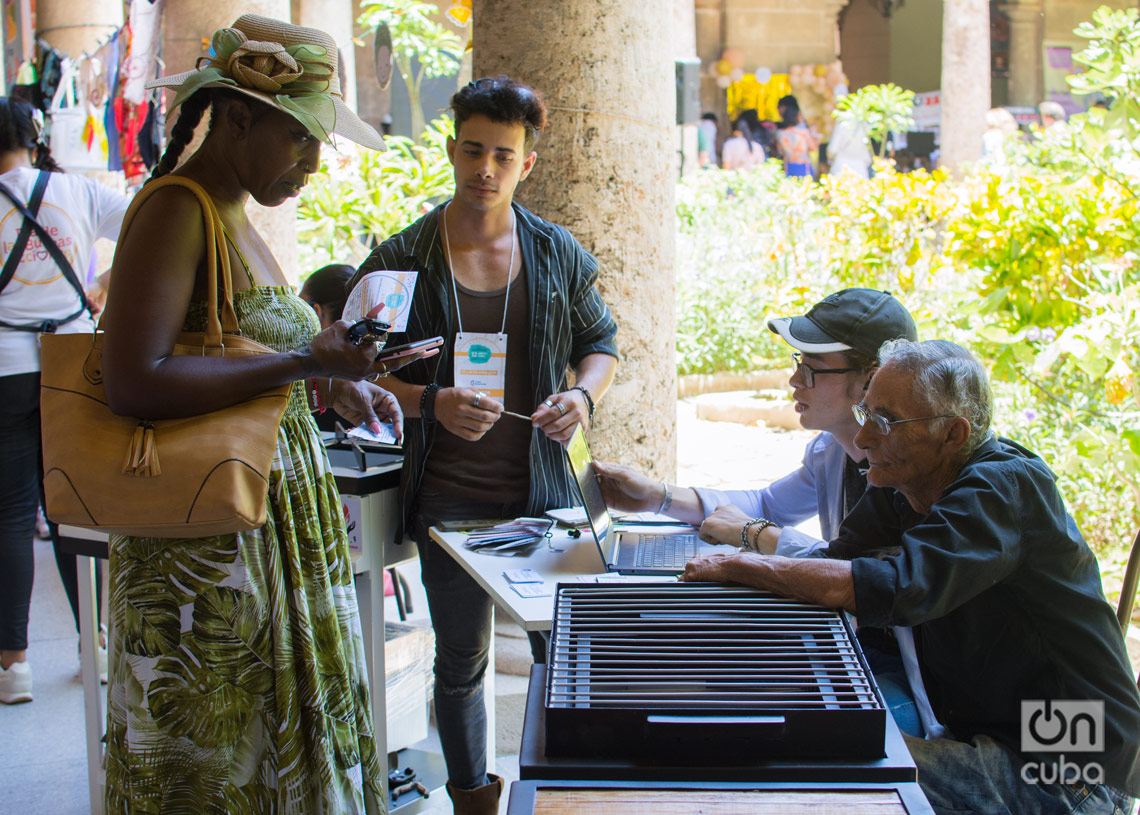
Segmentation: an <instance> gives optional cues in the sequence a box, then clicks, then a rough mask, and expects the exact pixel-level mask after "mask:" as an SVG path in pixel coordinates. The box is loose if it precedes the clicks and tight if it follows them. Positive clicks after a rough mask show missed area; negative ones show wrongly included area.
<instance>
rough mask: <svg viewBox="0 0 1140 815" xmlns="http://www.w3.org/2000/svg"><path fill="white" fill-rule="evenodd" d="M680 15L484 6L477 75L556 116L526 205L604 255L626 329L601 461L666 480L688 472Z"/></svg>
mask: <svg viewBox="0 0 1140 815" xmlns="http://www.w3.org/2000/svg"><path fill="white" fill-rule="evenodd" d="M672 17H673V15H672V13H671V11H670V13H662V14H654V13H650V12H649V11H647V8H646V7H645V6H643V5H642V4H640V3H629V2H625V1H624V0H575V2H558V3H536V2H533V0H482V2H480V3H479V4H478V8H477V9H476V12H475V15H474V21H475V28H474V50H475V55H474V73H475V75H476V76H485V75H495V74H500V73H505V74H507V75H509V76H511V77H514V78H516V79H518V80H520V81H522V82H526V83H528V84H531V85H533V86H534V87H535V88H537V89H538V90H539V91H540V92H541V93H542V94H543V95H544V97H545V98H546V102H547V105H548V110H549V115H550V126H549V130H548V132H546V133H544V134H543V135H542V137H541V139H540V140H539V144H538V155H539V159H538V163H537V164H536V165H535V170H534V172H533V173H532V175H531V177H530V179H528V180H527V181H526V182H524V183H523V185H522V186H521V187H520V190H519V195H518V198H519V200H520V202H521V203H523V204H524V205H525V206H527V207H528V208H530V209H532V210H533V211H534V212H536V213H537V214H538V215H540V216H542V217H544V218H548V219H549V220H551V221H554V222H556V223H559V224H561V225H563V226H565V227H567V228H568V229H569V230H570V232H571V233H573V234H574V236H575V237H576V238H577V239H578V240H579V241H580V242H581V243H582V245H583V246H584V247H586V249H588V250H589V251H591V252H593V253H594V255H595V256H596V257H597V258H598V263H599V266H600V269H601V274H600V279H599V283H598V286H599V289H600V291H601V294H602V296H603V297H604V298H605V300H606V302H607V303H608V304H609V307H610V308H611V309H612V311H613V313H614V316H615V318H616V319H617V322H618V325H619V327H620V333H619V335H618V345H619V348H620V353H621V357H620V361H619V363H618V370H617V379H616V381H615V383H614V386H613V387H612V388H611V389H610V392H609V393H608V394H607V395H606V398H605V399H604V400H603V401H602V403H601V404H600V406H599V408H598V414H597V420H596V423H595V427H596V429H597V432H594V433H592V438H593V441H594V443H595V444H596V446H597V450H596V454H597V455H598V457H600V458H606V459H610V460H614V461H623V462H626V463H628V464H630V465H632V466H634V467H637V468H638V469H640V470H642V471H643V472H647V473H651V474H652V475H653V476H655V477H658V478H672V477H673V476H674V475H675V473H676V467H677V452H676V442H675V439H674V435H675V430H676V421H677V416H676V405H677V370H676V363H675V360H674V357H675V348H676V342H675V308H674V268H673V263H674V254H673V246H674V214H673V189H674V179H675V178H676V172H677V168H676V146H675V144H674V134H675V130H674V125H673V121H674V94H675V86H674V68H673V54H672V49H671V43H672V31H671V28H672V25H671V21H672Z"/></svg>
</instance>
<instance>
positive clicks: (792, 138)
mask: <svg viewBox="0 0 1140 815" xmlns="http://www.w3.org/2000/svg"><path fill="white" fill-rule="evenodd" d="M776 109H777V110H778V111H779V113H780V124H779V129H778V131H777V132H776V151H777V153H778V154H779V156H780V158H781V159H782V160H783V162H784V175H786V176H788V178H811V177H812V160H811V158H812V153H813V152H815V149H816V147H817V146H818V145H817V144H816V140H815V137H814V136H812V134H811V131H810V130H808V126H807V124H806V123H805V122H804V117H803V114H802V113H800V103H799V102H798V101H797V100H796V97H794V96H792V95H790V94H789V95H788V96H784V97H781V98H780V101H779V102H777V104H776Z"/></svg>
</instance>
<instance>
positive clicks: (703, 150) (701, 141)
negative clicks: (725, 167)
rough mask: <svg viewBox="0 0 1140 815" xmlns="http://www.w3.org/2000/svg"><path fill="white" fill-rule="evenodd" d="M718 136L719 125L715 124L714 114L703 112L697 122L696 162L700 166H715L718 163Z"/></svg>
mask: <svg viewBox="0 0 1140 815" xmlns="http://www.w3.org/2000/svg"><path fill="white" fill-rule="evenodd" d="M719 137H720V125H719V124H717V119H716V114H715V113H705V114H703V115H702V116H701V120H700V121H699V122H697V163H698V164H699V165H700V166H701V167H716V166H717V165H718V164H719V163H720V162H719V161H718V159H717V150H716V143H717V139H718V138H719Z"/></svg>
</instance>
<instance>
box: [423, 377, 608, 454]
mask: <svg viewBox="0 0 1140 815" xmlns="http://www.w3.org/2000/svg"><path fill="white" fill-rule="evenodd" d="M435 415H436V418H437V419H438V420H439V421H440V423H442V424H443V426H444V427H445V428H446V429H447V430H449V431H450V432H452V433H454V434H455V435H457V436H459V437H460V438H462V439H466V440H467V441H478V440H479V439H481V438H483V436H484V435H485V434H486V433H487V431H488V430H490V429H491V427H492V426H493V425H494V424H495V422H497V421H499V419H500V418H502V417H503V416H507V417H509V418H512V419H519V420H521V421H524V422H530V423H531V424H532V425H533V426H534V427H536V428H538V429H539V430H541V431H542V432H543V433H545V434H546V435H547V436H548V437H550V438H551V439H554V440H555V441H557V442H560V443H562V444H565V443H566V442H567V441H568V440H569V438H570V435H571V434H572V433H573V432H574V425H576V424H578V423H579V422H581V423H582V424H583V425H584V426H587V427H588V426H589V425H588V417H589V407H588V406H587V405H586V402H585V397H584V396H583V395H582V393H581V391H576V390H569V391H563V392H562V393H556V394H553V395H551V396H550V397H549V398H547V399H545V400H544V401H543V403H542V404H541V405H539V406H538V408H537V409H536V410H535V411H534V413H532V414H531V415H530V416H524V415H523V414H521V413H514V412H513V411H510V410H505V409H504V408H503V404H502V403H501V402H499V401H497V400H495V399H493V398H491V397H490V396H488V395H487V394H485V393H483V392H482V391H478V390H473V389H471V388H443V389H442V390H440V391H439V393H438V394H437V395H436V401H435Z"/></svg>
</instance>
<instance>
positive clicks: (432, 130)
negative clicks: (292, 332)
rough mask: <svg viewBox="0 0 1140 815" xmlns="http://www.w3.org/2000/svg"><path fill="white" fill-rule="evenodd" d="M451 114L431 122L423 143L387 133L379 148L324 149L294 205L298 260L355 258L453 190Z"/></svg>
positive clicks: (319, 262)
mask: <svg viewBox="0 0 1140 815" xmlns="http://www.w3.org/2000/svg"><path fill="white" fill-rule="evenodd" d="M452 132H453V126H452V122H451V119H450V118H447V117H444V118H441V119H436V120H435V121H433V122H432V123H431V124H430V125H429V126H428V128H427V129H426V130H425V131H424V134H423V137H422V142H420V143H417V142H413V141H412V140H411V139H406V138H404V137H402V136H389V137H387V138H386V139H385V140H384V141H385V143H386V144H387V145H388V149H387V150H384V151H381V152H377V151H374V150H365V149H363V148H357V147H356V146H355V145H353V144H351V143H350V142H343V143H341V145H340V148H339V149H338V150H337V151H336V152H331V151H327V152H326V153H325V155H324V157H323V160H322V162H321V169H320V171H319V172H318V173H315V174H314V175H313V176H312V178H311V179H310V180H309V184H308V186H306V187H305V189H304V191H303V192H302V193H301V200H300V203H299V204H298V206H297V218H298V220H297V232H298V237H299V238H300V243H299V261H300V264H301V268H302V269H306V270H309V271H312V270H315V269H317V268H319V267H321V266H324V265H325V264H328V263H350V264H352V265H354V266H355V265H358V264H359V263H360V262H361V261H363V260H364V258H365V257H367V256H368V252H369V251H371V249H372V247H373V246H375V245H376V244H377V243H379V242H380V241H383V240H384V239H385V238H387V237H389V236H390V235H394V234H396V233H397V232H399V231H400V230H401V229H403V228H404V227H406V226H409V225H410V224H412V223H413V222H414V221H415V220H416V219H417V218H419V217H420V216H421V215H423V214H424V213H425V212H427V211H428V210H429V209H430V208H431V207H432V206H434V205H435V204H436V203H438V202H439V201H441V200H443V199H445V198H447V197H450V195H451V193H452V191H453V190H454V189H455V179H454V176H453V175H452V170H451V163H450V162H449V161H448V160H447V151H446V142H447V137H448V136H450V135H451V134H452Z"/></svg>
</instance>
